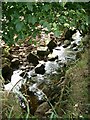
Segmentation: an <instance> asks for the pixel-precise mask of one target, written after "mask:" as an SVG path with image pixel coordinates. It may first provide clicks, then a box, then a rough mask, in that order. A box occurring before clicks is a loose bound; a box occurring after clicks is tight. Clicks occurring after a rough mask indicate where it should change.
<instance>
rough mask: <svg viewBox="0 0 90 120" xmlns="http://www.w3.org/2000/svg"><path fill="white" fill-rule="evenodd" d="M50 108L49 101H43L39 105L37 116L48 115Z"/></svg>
mask: <svg viewBox="0 0 90 120" xmlns="http://www.w3.org/2000/svg"><path fill="white" fill-rule="evenodd" d="M49 109H50V106H49V104H48V103H47V102H43V103H42V104H41V105H39V106H38V108H37V110H36V111H35V114H34V115H35V116H37V117H40V118H42V117H44V116H46V114H45V113H46V112H47V111H48V110H49Z"/></svg>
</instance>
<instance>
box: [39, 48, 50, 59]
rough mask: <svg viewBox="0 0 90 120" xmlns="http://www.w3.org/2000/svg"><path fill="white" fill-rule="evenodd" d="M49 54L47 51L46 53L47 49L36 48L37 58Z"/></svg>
mask: <svg viewBox="0 0 90 120" xmlns="http://www.w3.org/2000/svg"><path fill="white" fill-rule="evenodd" d="M48 54H49V51H47V47H39V48H37V55H38V56H42V57H44V56H47V55H48Z"/></svg>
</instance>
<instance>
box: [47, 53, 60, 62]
mask: <svg viewBox="0 0 90 120" xmlns="http://www.w3.org/2000/svg"><path fill="white" fill-rule="evenodd" d="M56 59H58V55H54V54H53V53H52V54H49V55H48V60H49V61H55V60H56Z"/></svg>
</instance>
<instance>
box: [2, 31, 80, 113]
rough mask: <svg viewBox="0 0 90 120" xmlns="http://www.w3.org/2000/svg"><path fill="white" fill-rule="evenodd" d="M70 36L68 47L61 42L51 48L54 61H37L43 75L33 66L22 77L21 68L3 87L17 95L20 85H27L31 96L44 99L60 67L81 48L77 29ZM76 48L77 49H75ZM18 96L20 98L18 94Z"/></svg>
mask: <svg viewBox="0 0 90 120" xmlns="http://www.w3.org/2000/svg"><path fill="white" fill-rule="evenodd" d="M72 38H73V39H74V40H73V41H71V44H70V45H69V46H68V47H66V48H64V45H63V44H62V45H60V46H57V47H55V48H54V49H53V52H52V55H53V56H57V58H56V59H55V60H54V61H46V62H45V61H43V60H42V61H39V64H38V65H37V66H36V67H38V66H41V65H42V64H43V65H44V66H45V68H44V69H45V73H44V74H43V75H42V74H36V73H35V68H33V69H32V70H28V71H27V72H25V73H24V77H21V75H20V74H22V73H23V70H21V69H18V70H15V71H14V72H13V75H12V77H11V82H10V83H8V84H6V85H4V89H5V90H7V91H9V92H11V91H12V92H14V93H16V94H17V95H18V96H19V95H20V94H22V91H23V89H24V88H23V89H22V86H24V85H27V86H28V89H29V91H31V92H32V93H33V96H34V95H35V96H36V97H37V99H38V100H39V101H43V100H44V99H45V95H46V96H49V94H50V93H47V92H46V90H47V89H48V87H49V86H52V84H54V83H55V82H57V80H56V79H60V75H61V70H60V71H59V69H62V68H63V67H64V65H65V64H67V63H68V62H72V61H75V60H76V54H77V52H79V51H80V50H81V49H80V48H79V47H78V46H79V44H80V41H81V38H82V37H81V36H80V33H79V31H77V33H75V34H74V35H73V36H72ZM74 43H75V44H77V46H76V47H72V44H74ZM76 48H78V49H77V50H75V49H76ZM52 79H53V80H52ZM54 79H55V80H56V81H55V80H54ZM21 89H22V90H21ZM43 91H45V92H43ZM48 92H49V91H48ZM19 98H20V100H21V97H20V96H19ZM44 101H45V100H44ZM21 103H23V102H21ZM21 106H22V107H23V108H25V105H24V103H23V104H21ZM34 109H36V108H34ZM34 111H35V110H34Z"/></svg>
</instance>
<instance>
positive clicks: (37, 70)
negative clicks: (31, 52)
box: [35, 64, 45, 75]
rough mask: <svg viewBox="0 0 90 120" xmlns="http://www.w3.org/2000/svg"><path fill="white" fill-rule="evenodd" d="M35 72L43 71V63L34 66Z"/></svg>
mask: <svg viewBox="0 0 90 120" xmlns="http://www.w3.org/2000/svg"><path fill="white" fill-rule="evenodd" d="M35 73H37V74H42V75H43V74H44V73H45V66H44V65H43V64H41V65H38V66H36V68H35Z"/></svg>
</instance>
